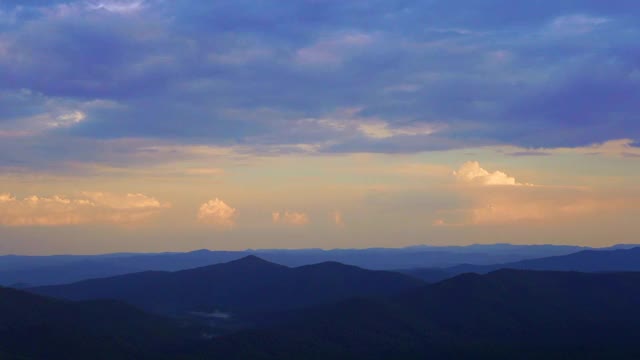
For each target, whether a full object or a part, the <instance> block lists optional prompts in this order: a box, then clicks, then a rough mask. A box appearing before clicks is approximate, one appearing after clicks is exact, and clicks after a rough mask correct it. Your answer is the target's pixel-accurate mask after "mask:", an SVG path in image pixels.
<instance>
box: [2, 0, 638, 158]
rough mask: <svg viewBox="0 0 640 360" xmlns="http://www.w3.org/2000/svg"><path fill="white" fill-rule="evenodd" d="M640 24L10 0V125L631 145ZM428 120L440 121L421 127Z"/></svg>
mask: <svg viewBox="0 0 640 360" xmlns="http://www.w3.org/2000/svg"><path fill="white" fill-rule="evenodd" d="M638 19H640V7H638V6H637V2H636V1H631V0H629V1H624V0H620V1H607V2H603V1H600V0H598V1H596V0H593V1H588V0H582V1H571V0H567V1H556V2H530V1H513V0H510V1H507V0H483V1H476V0H464V1H463V0H449V1H439V0H438V1H408V0H407V1H394V2H389V1H333V0H325V1H289V0H286V1H282V0H280V1H275V0H271V1H267V0H265V1H256V0H252V1H244V0H243V1H216V2H203V1H179V2H177V1H176V2H174V1H161V0H155V1H142V0H140V1H132V0H128V1H124V0H123V1H115V0H102V1H99V0H95V1H75V2H63V1H55V2H52V1H46V2H45V1H19V2H18V1H5V2H3V3H2V4H0V126H2V124H9V125H10V127H7V128H6V129H3V128H0V131H2V130H4V134H5V136H9V135H15V134H18V135H21V134H22V135H23V132H25V131H26V132H29V131H31V130H33V129H32V127H33V126H34V125H33V124H34V123H35V122H36V120H33V119H34V117H37V116H41V117H42V116H45V115H44V114H49V115H48V116H49V117H50V118H53V119H56V118H60V117H63V118H64V117H66V118H70V116H71V115H69V114H78V113H77V112H81V114H82V115H83V116H85V117H83V118H82V120H83V121H78V122H77V123H75V122H74V123H73V124H71V125H68V124H67V125H68V126H67V125H65V126H57V127H56V128H55V129H54V130H55V131H49V132H47V133H46V134H43V133H42V126H41V127H40V128H39V129H40V130H39V131H40V133H39V134H38V136H39V142H40V143H43V142H44V143H46V142H47V141H51V142H52V143H54V142H55V140H53V138H54V137H56V136H65V137H67V136H71V137H75V138H89V139H91V138H99V139H118V138H132V137H133V138H157V139H162V140H163V141H173V142H175V143H184V144H196V143H197V144H211V145H233V144H241V145H242V144H245V145H246V144H252V145H286V144H305V143H306V144H320V145H319V146H318V149H320V150H321V151H330V152H333V151H339V152H349V151H374V152H413V151H423V150H441V149H448V148H461V147H467V146H477V145H493V144H511V145H517V146H524V147H532V148H539V147H555V146H563V147H571V146H582V145H587V144H591V143H596V142H604V141H607V140H611V139H617V138H630V139H632V140H634V141H636V142H637V141H638V140H640V121H639V120H640V119H638V115H637V114H638V113H639V111H638V110H640V109H639V105H638V104H639V103H640V45H638V42H637V39H638V38H639V35H640V20H638ZM353 108H357V109H358V111H357V112H356V113H354V112H350V113H349V112H348V109H353ZM345 109H347V110H345ZM345 111H346V112H347V113H349V114H350V115H345ZM52 114H53V115H52ZM21 119H24V120H21ZM21 121H22V122H21ZM38 121H40V123H42V121H45V120H38ZM65 124H66V123H65ZM372 124H374V125H372ZM416 124H427V125H428V124H433V125H434V128H436V129H437V131H435V132H434V133H433V134H425V133H420V132H417V133H416V134H415V135H412V134H410V131H409V130H407V129H412V128H415V127H416ZM9 125H7V126H9ZM372 126H374V127H376V129H378V130H380V129H383V131H386V133H385V134H383V135H380V134H378V135H375V134H374V135H372V134H371V131H368V130H367V129H371V127H372ZM9 130H10V131H9ZM20 131H22V132H20ZM0 134H3V133H2V132H0ZM48 138H49V139H50V140H47V139H48ZM77 143H82V144H84V143H86V142H84V141H78V142H77ZM78 150H79V151H81V149H78ZM55 154H56V152H55V150H54V151H52V152H51V155H50V156H51V157H52V158H54V157H55V156H56V155H55Z"/></svg>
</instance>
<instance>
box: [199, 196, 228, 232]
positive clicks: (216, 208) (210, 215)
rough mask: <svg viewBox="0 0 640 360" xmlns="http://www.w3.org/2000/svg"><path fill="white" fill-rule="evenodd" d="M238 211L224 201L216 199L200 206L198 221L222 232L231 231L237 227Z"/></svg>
mask: <svg viewBox="0 0 640 360" xmlns="http://www.w3.org/2000/svg"><path fill="white" fill-rule="evenodd" d="M236 216H237V210H236V209H235V208H232V207H231V206H229V205H227V204H226V203H225V202H224V201H222V200H220V199H218V198H215V199H212V200H209V201H207V202H206V203H204V204H202V205H200V208H199V209H198V215H197V218H198V221H199V222H201V223H203V224H209V225H212V226H214V227H215V228H218V229H220V230H229V229H231V228H233V227H234V226H235V225H236V222H235V219H236Z"/></svg>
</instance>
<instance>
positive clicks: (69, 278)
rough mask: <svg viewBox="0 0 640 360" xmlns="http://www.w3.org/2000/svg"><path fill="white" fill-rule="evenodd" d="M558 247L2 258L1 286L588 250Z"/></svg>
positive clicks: (496, 259)
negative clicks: (258, 262) (261, 263)
mask: <svg viewBox="0 0 640 360" xmlns="http://www.w3.org/2000/svg"><path fill="white" fill-rule="evenodd" d="M584 249H585V248H583V247H577V246H559V245H511V244H490V245H469V246H424V245H421V246H411V247H406V248H370V249H333V250H322V249H299V250H287V249H274V250H269V249H267V250H245V251H210V250H197V251H191V252H186V253H159V254H132V253H117V254H106V255H56V256H17V255H5V256H0V285H11V284H23V285H21V287H24V286H25V284H26V285H30V286H42V285H56V284H67V283H70V282H76V281H80V280H86V279H92V278H98V277H108V276H115V275H122V274H128V273H132V272H141V271H148V270H157V271H177V270H185V269H190V268H195V267H199V266H206V265H211V264H217V263H224V262H228V261H232V260H237V259H240V258H242V257H245V256H247V255H256V256H259V257H261V258H263V259H265V260H268V261H271V262H275V263H278V264H283V265H287V266H302V265H310V264H316V263H320V262H325V261H335V262H340V263H343V264H348V265H354V266H358V267H362V268H366V269H373V270H391V269H401V268H418V267H447V266H453V265H458V264H463V263H469V264H480V265H482V264H484V265H486V264H496V263H504V262H513V261H518V260H523V259H530V258H538V257H544V256H554V255H565V254H569V253H574V252H577V251H580V250H584Z"/></svg>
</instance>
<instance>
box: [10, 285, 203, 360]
mask: <svg viewBox="0 0 640 360" xmlns="http://www.w3.org/2000/svg"><path fill="white" fill-rule="evenodd" d="M199 335H200V332H199V331H197V329H191V328H186V327H183V326H180V325H178V324H176V323H175V322H173V321H171V320H168V319H164V318H160V317H157V316H155V315H150V314H147V313H144V312H142V311H140V310H138V309H135V308H133V307H131V306H129V305H126V304H124V303H121V302H116V301H105V300H100V301H87V302H78V303H75V302H67V301H60V300H55V299H49V298H44V297H41V296H38V295H34V294H30V293H27V292H23V291H19V290H15V289H9V288H2V287H0V359H3V360H9V359H43V360H45V359H46V360H54V359H65V360H75V359H78V360H80V359H104V360H110V359H170V358H175V357H174V356H168V354H169V353H171V352H173V351H174V350H175V349H178V348H181V347H182V346H187V345H190V344H197V342H198V340H197V336H199ZM165 355H166V356H165Z"/></svg>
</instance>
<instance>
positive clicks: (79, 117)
mask: <svg viewBox="0 0 640 360" xmlns="http://www.w3.org/2000/svg"><path fill="white" fill-rule="evenodd" d="M86 118H87V114H85V113H84V112H82V111H78V110H76V111H73V112H69V113H66V114H62V115H58V116H56V118H55V120H53V121H51V122H50V123H49V124H48V126H49V127H53V128H57V127H69V126H73V125H75V124H78V123H80V122H82V121H84V119H86Z"/></svg>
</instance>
